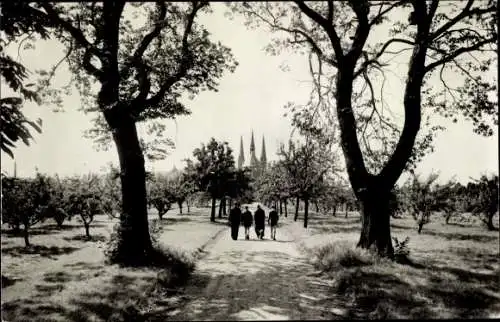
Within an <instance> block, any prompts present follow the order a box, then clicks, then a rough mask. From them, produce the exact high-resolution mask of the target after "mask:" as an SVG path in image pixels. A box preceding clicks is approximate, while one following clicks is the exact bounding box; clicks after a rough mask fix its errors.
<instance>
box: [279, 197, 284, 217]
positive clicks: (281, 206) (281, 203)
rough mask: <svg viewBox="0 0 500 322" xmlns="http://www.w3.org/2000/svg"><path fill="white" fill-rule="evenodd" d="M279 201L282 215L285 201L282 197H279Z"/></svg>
mask: <svg viewBox="0 0 500 322" xmlns="http://www.w3.org/2000/svg"><path fill="white" fill-rule="evenodd" d="M279 203H280V215H282V214H283V202H282V201H281V199H279Z"/></svg>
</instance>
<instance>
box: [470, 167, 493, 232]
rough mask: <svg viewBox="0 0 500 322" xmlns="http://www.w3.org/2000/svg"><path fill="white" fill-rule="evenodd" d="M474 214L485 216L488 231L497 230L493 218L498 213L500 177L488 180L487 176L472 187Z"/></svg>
mask: <svg viewBox="0 0 500 322" xmlns="http://www.w3.org/2000/svg"><path fill="white" fill-rule="evenodd" d="M471 190H472V191H471V192H472V196H473V202H472V213H473V214H476V215H483V222H484V223H485V224H486V227H487V228H488V230H495V229H496V228H495V225H493V217H494V216H495V213H496V212H497V211H498V175H494V176H492V177H491V178H488V177H487V176H486V175H483V176H481V178H480V179H479V180H475V182H474V183H473V185H472V189H471Z"/></svg>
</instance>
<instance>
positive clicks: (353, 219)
mask: <svg viewBox="0 0 500 322" xmlns="http://www.w3.org/2000/svg"><path fill="white" fill-rule="evenodd" d="M299 218H300V217H299ZM431 220H433V221H432V222H431V223H429V224H427V225H426V226H424V229H423V230H422V233H421V234H418V233H417V227H416V224H415V221H414V220H413V218H401V219H391V225H392V236H393V237H397V238H398V240H400V241H402V240H404V239H405V238H406V237H409V244H408V248H409V250H410V253H409V255H408V259H409V260H408V262H407V264H405V265H403V264H399V263H397V262H393V261H389V260H386V259H381V258H379V257H378V256H376V255H375V254H373V253H372V252H371V251H368V250H364V249H358V248H356V247H355V245H356V242H357V240H358V238H359V233H360V227H361V223H360V217H359V214H350V216H349V218H347V219H346V218H344V217H343V216H342V217H333V216H331V215H329V216H323V215H319V214H315V213H313V214H312V215H311V216H310V225H309V228H308V229H307V230H304V229H303V228H302V227H300V226H301V224H302V222H297V223H294V224H293V227H291V230H292V232H293V233H294V234H297V235H300V238H301V239H302V248H303V250H305V251H307V252H309V253H311V252H312V253H313V256H312V259H311V262H312V263H313V265H315V266H316V268H317V269H319V270H321V271H323V272H324V273H325V274H327V275H328V276H329V278H330V279H331V280H332V281H333V282H334V287H333V289H332V293H335V294H336V295H338V296H341V297H343V298H345V299H346V303H347V304H346V306H347V312H348V313H347V316H346V317H348V318H362V319H386V318H389V319H423V318H445V319H452V318H488V317H492V316H498V314H499V313H500V279H499V276H500V265H499V233H498V231H493V232H492V231H488V230H487V229H486V228H485V227H484V226H483V225H482V224H481V223H480V222H479V221H477V220H474V219H470V220H469V222H468V223H466V224H461V225H453V224H451V225H446V224H445V223H444V218H443V219H441V218H439V217H435V218H432V219H431ZM497 222H498V219H497ZM301 230H302V231H301Z"/></svg>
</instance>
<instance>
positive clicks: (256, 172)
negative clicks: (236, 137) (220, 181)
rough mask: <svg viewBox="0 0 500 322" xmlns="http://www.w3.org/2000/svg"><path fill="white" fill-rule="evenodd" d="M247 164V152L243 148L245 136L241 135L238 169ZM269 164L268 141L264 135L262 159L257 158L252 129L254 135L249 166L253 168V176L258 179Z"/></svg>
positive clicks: (251, 140) (251, 142)
mask: <svg viewBox="0 0 500 322" xmlns="http://www.w3.org/2000/svg"><path fill="white" fill-rule="evenodd" d="M244 166H245V152H244V148H243V136H241V137H240V154H239V156H238V169H242V168H243V167H244ZM266 166H267V155H266V141H265V138H264V136H262V150H261V153H260V160H259V159H257V156H256V154H255V140H254V135H253V130H252V136H251V138H250V164H249V168H250V169H251V170H252V176H253V177H254V179H256V178H257V177H258V176H260V174H262V172H263V171H264V170H265V169H266Z"/></svg>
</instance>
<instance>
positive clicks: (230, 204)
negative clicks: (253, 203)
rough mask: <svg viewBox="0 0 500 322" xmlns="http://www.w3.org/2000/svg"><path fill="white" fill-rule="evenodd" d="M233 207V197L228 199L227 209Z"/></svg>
mask: <svg viewBox="0 0 500 322" xmlns="http://www.w3.org/2000/svg"><path fill="white" fill-rule="evenodd" d="M231 209H233V198H230V199H229V210H230V211H231Z"/></svg>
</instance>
